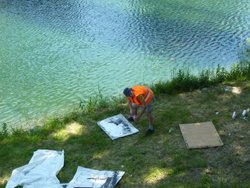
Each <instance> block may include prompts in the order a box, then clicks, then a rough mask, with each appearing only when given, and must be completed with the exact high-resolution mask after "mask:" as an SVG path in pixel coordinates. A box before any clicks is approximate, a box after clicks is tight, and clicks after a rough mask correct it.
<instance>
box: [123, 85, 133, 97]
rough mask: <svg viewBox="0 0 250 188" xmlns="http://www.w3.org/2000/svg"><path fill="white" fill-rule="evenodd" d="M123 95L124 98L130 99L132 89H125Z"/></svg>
mask: <svg viewBox="0 0 250 188" xmlns="http://www.w3.org/2000/svg"><path fill="white" fill-rule="evenodd" d="M123 94H124V95H125V96H126V97H130V96H131V94H132V89H131V88H128V87H127V88H125V89H124V90H123Z"/></svg>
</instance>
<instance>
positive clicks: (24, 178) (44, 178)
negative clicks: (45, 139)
mask: <svg viewBox="0 0 250 188" xmlns="http://www.w3.org/2000/svg"><path fill="white" fill-rule="evenodd" d="M63 165H64V151H55V150H42V149H39V150H37V151H35V152H34V154H33V156H32V158H31V160H30V161H29V163H28V164H27V165H24V166H22V167H19V168H16V169H15V170H13V171H12V174H11V177H10V179H9V181H8V183H7V185H6V188H14V187H16V186H18V185H21V186H23V188H61V187H62V186H61V185H60V181H59V180H58V179H57V177H56V175H57V174H58V172H59V171H60V170H61V168H62V167H63Z"/></svg>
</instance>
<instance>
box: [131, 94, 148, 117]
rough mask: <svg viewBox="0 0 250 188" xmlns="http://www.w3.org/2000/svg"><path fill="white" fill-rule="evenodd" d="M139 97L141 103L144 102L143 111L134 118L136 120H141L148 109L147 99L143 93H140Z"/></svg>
mask: <svg viewBox="0 0 250 188" xmlns="http://www.w3.org/2000/svg"><path fill="white" fill-rule="evenodd" d="M137 99H138V100H139V101H140V102H141V104H142V111H141V113H140V114H138V115H137V116H136V117H135V118H134V120H135V121H139V120H140V118H141V116H142V115H143V114H144V112H145V110H146V108H147V104H146V101H145V98H144V97H143V95H139V96H138V97H137Z"/></svg>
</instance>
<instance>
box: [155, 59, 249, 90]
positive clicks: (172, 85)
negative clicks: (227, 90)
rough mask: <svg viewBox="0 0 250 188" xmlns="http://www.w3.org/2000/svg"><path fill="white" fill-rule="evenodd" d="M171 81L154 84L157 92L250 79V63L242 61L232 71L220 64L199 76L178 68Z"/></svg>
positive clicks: (190, 88) (199, 87)
mask: <svg viewBox="0 0 250 188" xmlns="http://www.w3.org/2000/svg"><path fill="white" fill-rule="evenodd" d="M172 75H173V78H172V79H171V80H170V81H166V82H159V83H157V84H155V85H154V86H152V89H153V90H154V92H155V93H156V94H164V93H167V94H173V93H178V92H189V91H193V90H195V89H201V88H205V87H209V86H212V85H216V84H219V83H222V82H224V81H233V80H234V81H243V80H249V79H250V64H249V63H248V62H244V63H243V62H242V63H240V64H236V65H233V66H232V68H231V70H230V71H227V70H226V69H225V68H224V67H221V66H219V65H218V67H217V68H216V70H215V71H213V70H203V71H202V72H201V73H200V74H199V75H198V76H194V75H191V73H190V72H189V71H185V70H178V71H177V72H173V74H172Z"/></svg>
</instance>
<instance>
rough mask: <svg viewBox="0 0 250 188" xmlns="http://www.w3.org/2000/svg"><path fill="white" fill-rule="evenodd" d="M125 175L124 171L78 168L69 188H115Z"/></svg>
mask: <svg viewBox="0 0 250 188" xmlns="http://www.w3.org/2000/svg"><path fill="white" fill-rule="evenodd" d="M124 173H125V172H123V171H107V170H93V169H89V168H84V167H81V166H78V168H77V171H76V174H75V175H74V177H73V179H72V180H71V181H70V182H69V184H68V186H67V188H74V187H84V188H85V187H89V188H113V187H115V185H116V184H117V183H118V182H119V181H120V179H121V178H122V176H123V175H124Z"/></svg>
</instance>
